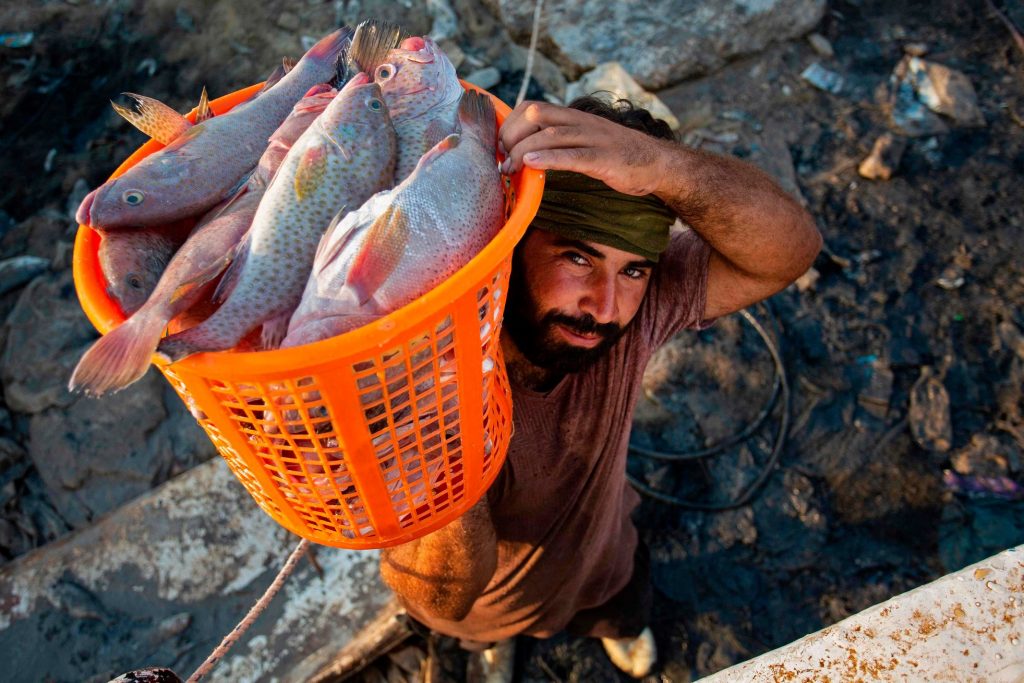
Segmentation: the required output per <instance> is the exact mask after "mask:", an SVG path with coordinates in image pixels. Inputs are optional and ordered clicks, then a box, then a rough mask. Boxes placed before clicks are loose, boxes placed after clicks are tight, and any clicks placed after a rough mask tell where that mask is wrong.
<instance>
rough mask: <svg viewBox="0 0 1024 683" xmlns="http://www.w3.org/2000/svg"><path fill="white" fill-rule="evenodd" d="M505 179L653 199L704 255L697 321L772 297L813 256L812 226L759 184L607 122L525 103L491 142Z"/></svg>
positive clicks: (735, 168) (736, 165)
mask: <svg viewBox="0 0 1024 683" xmlns="http://www.w3.org/2000/svg"><path fill="white" fill-rule="evenodd" d="M499 138H500V142H501V144H502V145H503V147H504V149H506V150H508V159H507V160H506V166H505V167H504V168H503V170H504V171H506V172H512V171H515V170H517V169H518V168H519V167H521V166H522V165H524V164H525V165H526V166H529V167H531V168H537V169H553V170H563V171H576V172H578V173H583V174H586V175H588V176H591V177H593V178H597V179H599V180H602V181H604V182H605V183H606V184H607V185H608V186H609V187H611V188H612V189H615V190H618V191H619V192H623V193H626V194H632V195H643V194H655V195H657V196H658V197H660V198H661V199H662V200H663V201H664V202H665V203H666V204H667V205H668V206H669V207H671V208H672V209H673V210H674V211H675V212H676V214H677V215H678V216H679V217H680V218H682V219H683V221H684V222H686V223H687V224H688V225H689V226H690V227H692V228H693V229H694V230H696V231H697V232H698V233H699V234H700V235H701V237H703V238H704V239H705V241H707V242H708V244H710V245H711V248H712V254H711V263H710V267H709V272H708V290H707V304H706V306H705V310H704V317H705V318H716V317H718V316H721V315H725V314H726V313H731V312H733V311H736V310H739V309H741V308H744V307H746V306H749V305H750V304H752V303H755V302H757V301H760V300H761V299H764V298H766V297H769V296H771V295H772V294H774V293H775V292H778V291H779V290H781V289H783V288H784V287H785V286H786V285H788V284H789V283H790V282H792V281H793V280H795V279H796V278H798V277H799V276H800V275H802V274H803V273H804V272H805V271H806V270H807V268H808V267H810V265H811V263H812V262H813V261H814V257H815V256H816V255H817V254H818V251H819V250H820V249H821V235H820V234H819V233H818V229H817V227H816V226H815V224H814V220H813V219H812V218H811V216H810V215H809V214H808V213H807V211H805V210H804V209H803V207H801V206H800V204H798V203H797V202H796V201H795V200H794V199H793V198H792V197H791V196H789V195H788V194H787V193H786V192H785V191H784V190H782V189H781V188H780V187H779V186H778V185H777V184H776V183H775V182H774V181H773V180H772V179H771V178H770V177H769V176H768V175H767V174H765V173H764V172H762V171H761V170H759V169H758V168H756V167H755V166H753V165H751V164H748V163H746V162H743V161H740V160H739V159H735V158H732V157H724V156H719V155H716V154H710V153H708V152H703V151H700V150H695V149H691V148H689V147H686V146H684V145H681V144H678V143H675V142H671V141H668V140H661V139H658V138H654V137H651V136H650V135H646V134H645V133H642V132H640V131H636V130H632V129H630V128H626V127H624V126H621V125H619V124H617V123H614V122H612V121H609V120H607V119H604V118H601V117H599V116H595V115H594V114H589V113H586V112H582V111H577V110H575V109H569V108H566V107H559V106H557V105H552V104H547V103H544V102H524V103H522V104H520V105H519V106H518V107H516V109H515V110H514V111H513V112H512V114H510V115H509V117H508V118H507V119H506V120H505V123H504V125H503V126H502V128H501V131H500V132H499Z"/></svg>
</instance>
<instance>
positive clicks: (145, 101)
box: [110, 92, 192, 145]
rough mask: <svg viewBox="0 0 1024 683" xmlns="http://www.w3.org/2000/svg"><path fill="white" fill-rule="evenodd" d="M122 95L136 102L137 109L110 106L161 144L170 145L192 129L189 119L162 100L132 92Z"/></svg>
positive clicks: (112, 104)
mask: <svg viewBox="0 0 1024 683" xmlns="http://www.w3.org/2000/svg"><path fill="white" fill-rule="evenodd" d="M122 94H123V95H124V96H125V97H128V98H130V99H132V100H133V101H134V102H135V108H134V109H132V108H129V107H125V106H122V105H120V104H118V103H117V102H111V103H110V105H111V106H112V107H113V108H114V111H116V112H117V113H118V114H120V115H121V116H123V117H124V119H125V120H126V121H128V123H130V124H132V125H133V126H135V127H136V128H138V129H139V130H141V131H142V132H143V133H145V134H146V135H148V136H149V137H151V138H153V139H154V140H156V141H157V142H159V143H161V144H164V145H169V144H170V143H171V142H173V141H174V140H176V139H177V138H178V137H180V136H181V135H183V134H184V133H186V132H188V130H189V129H190V128H192V124H191V123H190V122H189V120H188V119H186V118H185V117H184V116H182V115H181V114H179V113H178V112H176V111H174V110H173V109H171V108H170V107H168V106H167V105H166V104H164V103H163V102H161V101H160V100H155V99H153V98H152V97H146V96H145V95H136V94H135V93H131V92H126V93H122Z"/></svg>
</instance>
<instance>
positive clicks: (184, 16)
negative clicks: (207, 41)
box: [174, 7, 196, 33]
mask: <svg viewBox="0 0 1024 683" xmlns="http://www.w3.org/2000/svg"><path fill="white" fill-rule="evenodd" d="M174 20H175V21H176V22H178V26H180V27H181V29H182V30H183V31H185V32H186V33H195V32H196V21H195V19H193V18H192V15H191V14H189V12H188V10H187V9H185V8H184V7H179V8H178V9H176V10H174Z"/></svg>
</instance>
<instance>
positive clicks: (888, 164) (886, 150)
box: [857, 133, 907, 180]
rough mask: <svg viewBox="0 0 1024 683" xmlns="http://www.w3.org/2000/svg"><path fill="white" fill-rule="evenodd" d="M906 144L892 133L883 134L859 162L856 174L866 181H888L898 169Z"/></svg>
mask: <svg viewBox="0 0 1024 683" xmlns="http://www.w3.org/2000/svg"><path fill="white" fill-rule="evenodd" d="M906 148H907V142H906V140H904V139H903V138H901V137H899V136H896V135H893V134H892V133H883V134H882V135H880V136H878V139H877V140H875V144H874V145H873V146H872V148H871V153H870V154H868V156H867V157H865V158H864V161H862V162H860V165H859V166H858V167H857V173H859V174H860V175H861V176H862V177H864V178H867V179H868V180H889V179H890V178H892V176H893V175H894V174H895V173H896V170H897V169H898V168H899V165H900V159H902V158H903V151H904V150H905V149H906Z"/></svg>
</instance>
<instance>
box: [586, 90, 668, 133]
mask: <svg viewBox="0 0 1024 683" xmlns="http://www.w3.org/2000/svg"><path fill="white" fill-rule="evenodd" d="M599 93H607V94H608V95H611V98H608V99H605V98H602V97H598V94H599ZM614 97H615V95H614V94H612V93H610V92H608V91H607V90H600V91H598V92H593V93H590V94H589V95H584V96H583V97H577V98H576V99H575V100H573V101H572V102H570V103H569V104H568V107H569V108H570V109H578V110H579V111H584V112H587V113H588V114H594V115H596V116H600V117H601V118H604V119H608V120H609V121H614V122H615V123H618V124H619V125H622V126H625V127H626V128H632V129H633V130H638V131H640V132H641V133H647V134H648V135H650V136H652V137H656V138H661V139H662V140H675V139H676V136H675V134H674V133H673V132H672V129H671V128H669V125H668V124H667V123H665V122H664V121H662V120H661V119H656V118H654V117H653V116H651V112H649V111H647V110H646V109H644V108H643V107H638V106H637V105H635V104H633V103H632V102H630V101H629V100H624V99H618V100H615V99H612V98H614ZM609 100H611V101H609Z"/></svg>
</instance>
